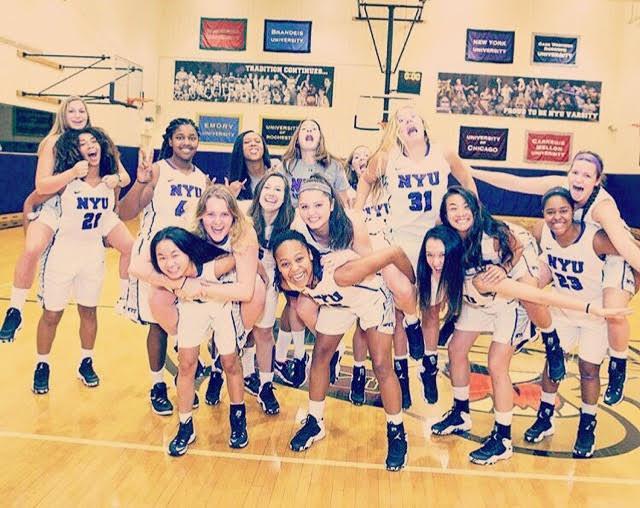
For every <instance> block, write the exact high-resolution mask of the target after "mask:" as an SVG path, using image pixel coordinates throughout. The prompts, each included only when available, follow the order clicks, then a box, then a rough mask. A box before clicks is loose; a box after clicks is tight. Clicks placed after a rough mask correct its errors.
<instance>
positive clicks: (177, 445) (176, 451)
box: [167, 418, 196, 457]
mask: <svg viewBox="0 0 640 508" xmlns="http://www.w3.org/2000/svg"><path fill="white" fill-rule="evenodd" d="M195 440H196V432H195V430H193V419H192V418H189V419H188V420H187V421H186V422H184V423H180V425H179V426H178V433H177V434H176V437H174V438H173V439H172V440H171V442H170V443H169V448H167V453H168V454H169V455H171V456H172V457H180V456H181V455H184V454H185V453H187V450H188V449H189V445H190V444H191V443H193V442H194V441H195Z"/></svg>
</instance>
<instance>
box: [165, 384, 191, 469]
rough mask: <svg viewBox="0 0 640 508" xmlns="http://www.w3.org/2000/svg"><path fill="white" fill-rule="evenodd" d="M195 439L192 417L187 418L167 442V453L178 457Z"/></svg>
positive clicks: (185, 451)
mask: <svg viewBox="0 0 640 508" xmlns="http://www.w3.org/2000/svg"><path fill="white" fill-rule="evenodd" d="M158 384H159V383H158ZM195 440H196V432H195V430H193V419H192V418H189V419H188V420H187V421H186V422H184V423H180V425H179V426H178V433H177V434H176V437H174V438H173V439H172V440H171V442H170V443H169V447H168V448H167V453H168V454H169V455H171V456H172V457H180V456H181V455H184V454H185V453H187V450H188V449H189V445H190V444H191V443H193V442H194V441H195Z"/></svg>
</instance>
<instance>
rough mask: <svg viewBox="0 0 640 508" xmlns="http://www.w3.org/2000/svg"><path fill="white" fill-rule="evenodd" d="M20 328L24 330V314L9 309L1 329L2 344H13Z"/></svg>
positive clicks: (0, 339) (0, 340)
mask: <svg viewBox="0 0 640 508" xmlns="http://www.w3.org/2000/svg"><path fill="white" fill-rule="evenodd" d="M20 328H22V314H21V313H20V311H19V310H18V309H16V308H15V307H9V308H8V309H7V314H6V315H5V316H4V321H3V322H2V329H0V342H13V339H15V338H16V332H17V331H18V330H20Z"/></svg>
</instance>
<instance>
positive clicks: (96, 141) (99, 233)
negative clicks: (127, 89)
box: [33, 127, 122, 394]
mask: <svg viewBox="0 0 640 508" xmlns="http://www.w3.org/2000/svg"><path fill="white" fill-rule="evenodd" d="M55 153H56V163H55V167H54V171H53V173H54V176H55V175H60V174H63V172H65V170H67V169H68V168H69V167H73V166H74V165H75V164H76V163H77V162H78V161H79V160H80V159H82V160H84V161H86V162H87V163H88V168H87V173H86V175H85V176H84V178H82V179H74V180H73V181H70V182H68V183H67V184H66V187H65V190H64V191H63V192H62V194H61V195H60V203H59V211H56V210H54V209H52V208H48V209H46V210H44V211H43V212H42V221H43V222H45V223H46V224H50V225H52V227H55V233H54V238H53V241H52V244H51V247H50V248H49V249H48V250H47V252H46V254H45V255H44V257H43V260H42V269H41V285H40V294H39V297H40V300H41V302H42V308H43V312H42V316H41V318H40V321H39V322H38V336H37V351H38V355H37V364H36V370H35V373H34V378H33V392H34V393H36V394H44V393H47V392H48V391H49V374H50V368H49V353H50V352H51V346H52V345H53V340H54V339H55V335H56V330H57V327H58V323H59V322H60V319H61V318H62V314H63V312H64V308H65V307H66V305H67V303H68V302H69V300H70V298H71V296H72V295H73V296H74V297H75V301H76V303H77V306H78V314H79V315H80V343H81V352H82V353H81V362H80V366H79V368H78V372H77V375H78V378H79V379H80V380H81V381H82V382H83V383H84V384H85V385H86V386H89V387H94V386H98V384H99V382H100V379H99V377H98V375H97V374H96V373H95V370H94V368H93V347H94V345H95V341H96V333H97V328H98V322H97V317H96V307H97V305H98V300H99V298H100V291H101V289H102V282H103V278H104V245H103V243H102V237H103V236H107V235H108V234H109V232H110V231H112V230H113V229H114V228H115V227H117V226H118V225H120V224H122V223H121V222H120V219H119V218H118V216H117V215H116V213H115V212H114V211H113V209H114V207H115V196H114V193H113V190H112V189H110V188H109V187H107V185H106V184H105V183H104V181H103V177H104V176H106V175H108V174H115V173H116V172H117V156H116V153H115V152H114V151H113V144H112V143H109V141H108V138H107V136H106V134H104V132H102V131H101V130H99V129H96V128H93V127H87V128H84V129H82V130H72V131H68V132H66V133H64V134H63V135H62V136H60V138H59V139H58V141H57V142H56V144H55Z"/></svg>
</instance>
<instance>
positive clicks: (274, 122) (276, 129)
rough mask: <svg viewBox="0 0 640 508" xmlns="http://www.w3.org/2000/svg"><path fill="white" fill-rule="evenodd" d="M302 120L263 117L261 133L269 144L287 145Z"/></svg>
mask: <svg viewBox="0 0 640 508" xmlns="http://www.w3.org/2000/svg"><path fill="white" fill-rule="evenodd" d="M301 121H302V120H292V119H285V118H262V119H261V121H260V133H261V134H262V137H263V138H264V139H265V141H266V142H267V145H269V146H287V145H288V144H289V140H290V139H291V136H293V133H294V132H295V130H296V129H297V128H298V125H300V122H301Z"/></svg>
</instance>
